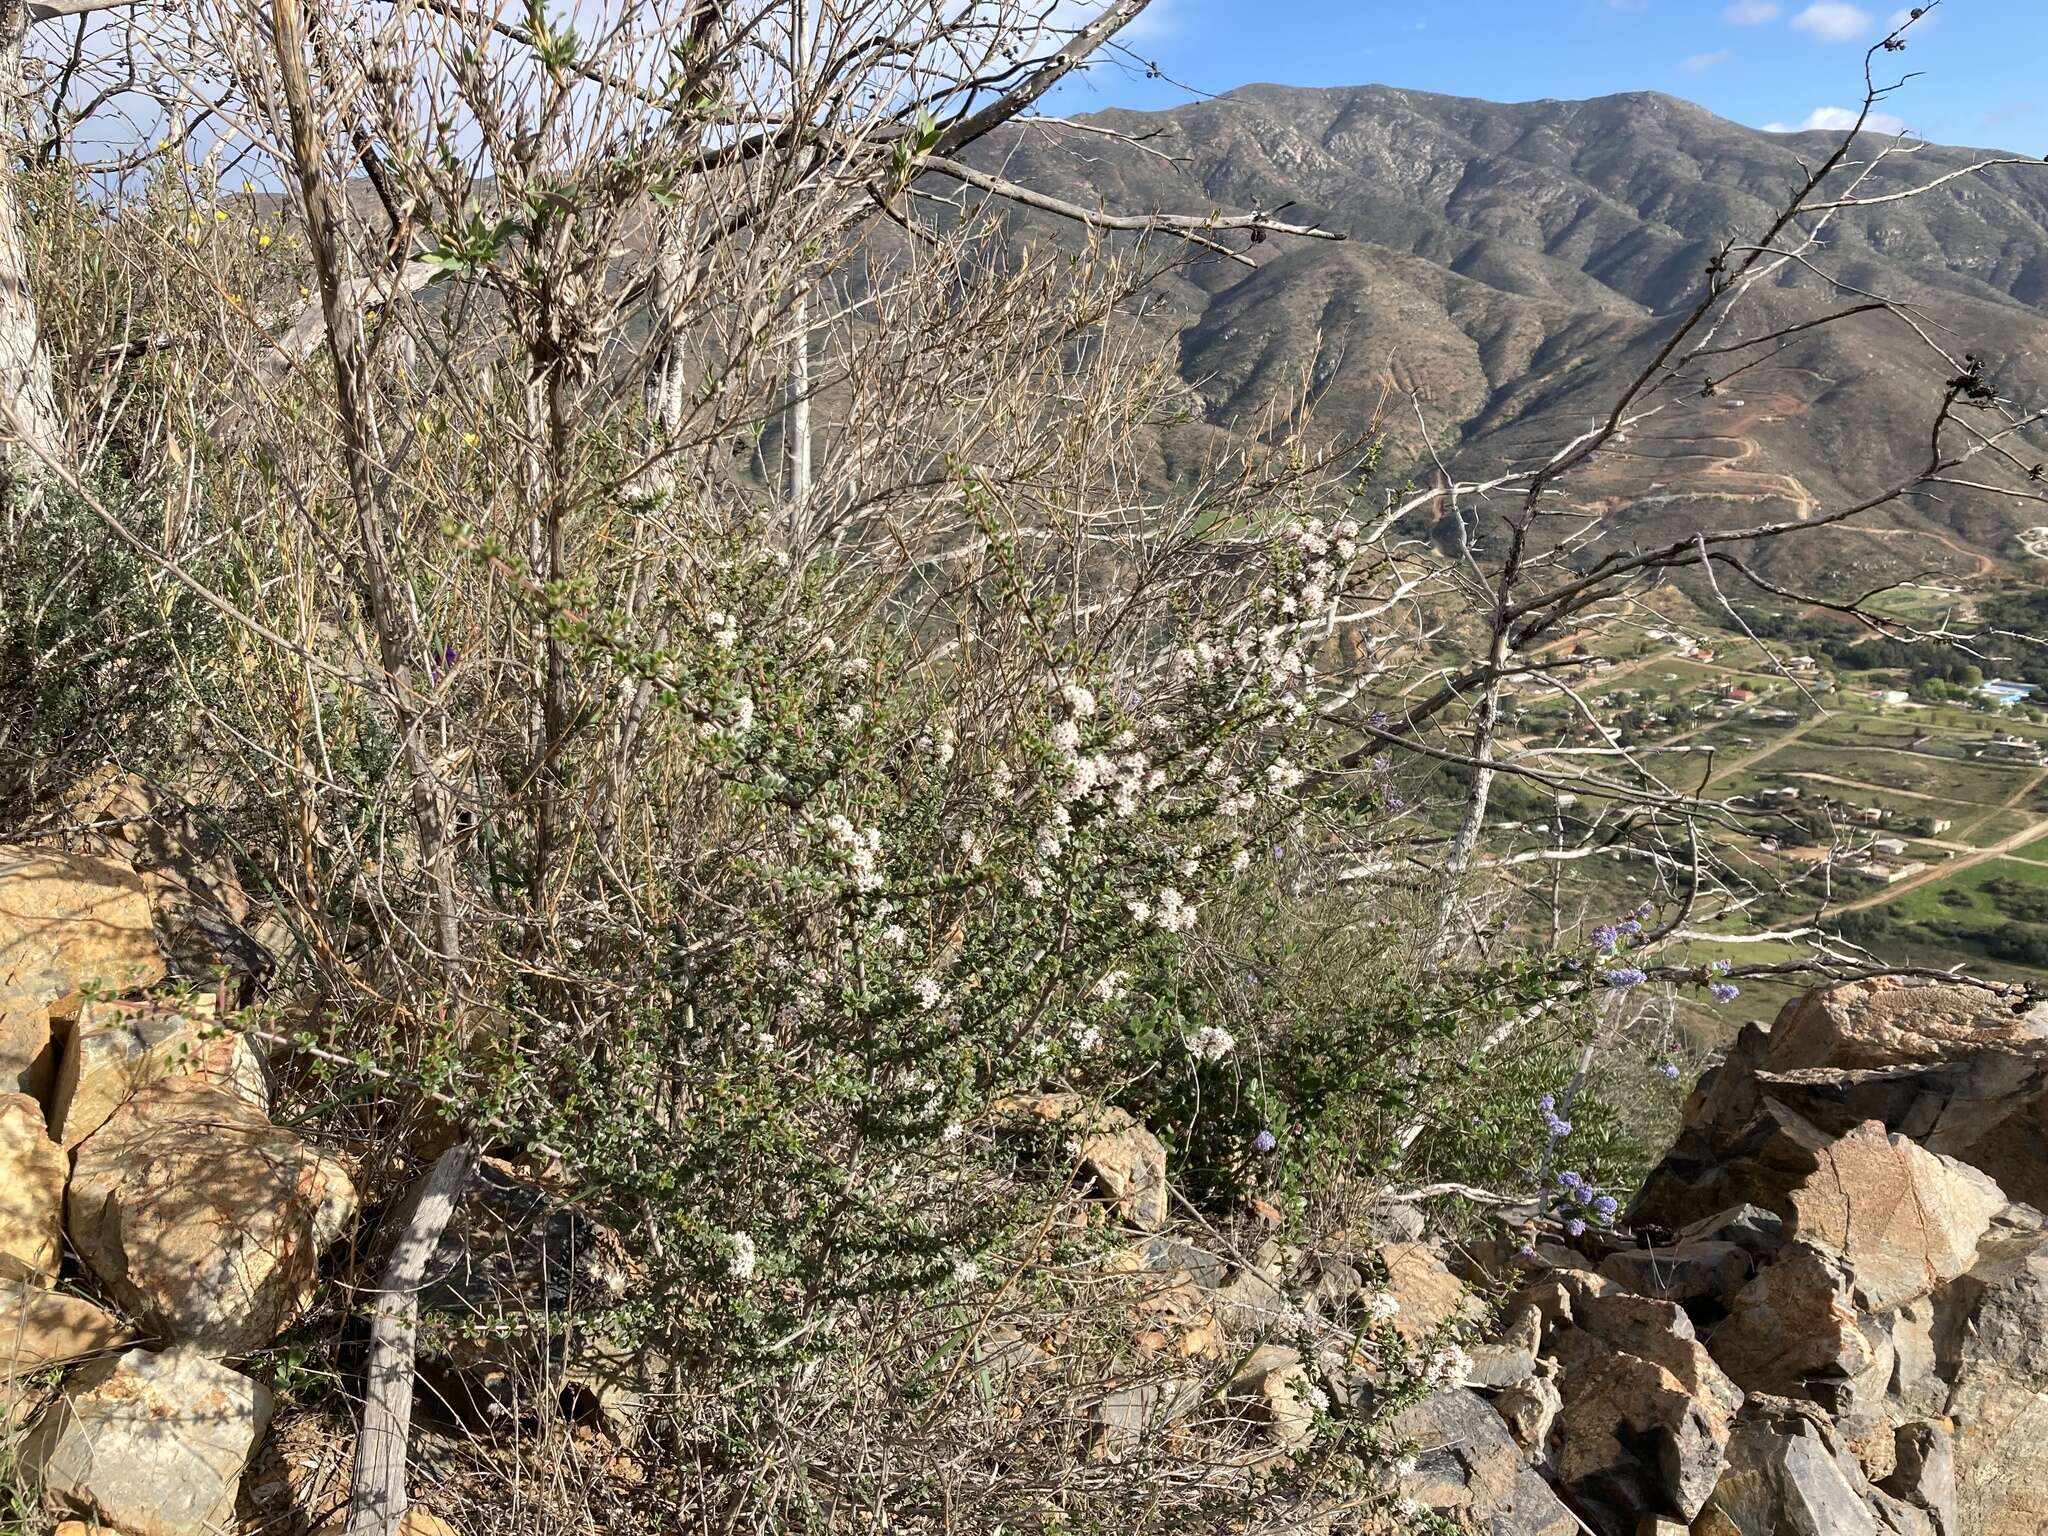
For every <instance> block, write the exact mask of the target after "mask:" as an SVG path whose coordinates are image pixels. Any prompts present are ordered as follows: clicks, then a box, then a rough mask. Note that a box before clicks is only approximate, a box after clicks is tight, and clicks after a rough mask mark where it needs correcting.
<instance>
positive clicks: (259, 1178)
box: [67, 1077, 356, 1355]
mask: <svg viewBox="0 0 2048 1536" xmlns="http://www.w3.org/2000/svg"><path fill="white" fill-rule="evenodd" d="M355 1203H356V1195H355V1189H354V1186H353V1185H352V1184H351V1183H350V1182H349V1178H348V1175H347V1174H346V1173H345V1172H344V1171H343V1170H342V1169H341V1167H340V1166H339V1165H338V1164H336V1163H334V1162H332V1161H330V1160H329V1159H327V1158H324V1157H321V1156H320V1155H319V1154H318V1153H316V1152H314V1151H313V1150H312V1149H310V1148H309V1147H307V1146H306V1144H305V1143H304V1142H302V1141H300V1140H299V1139H298V1138H297V1137H296V1136H294V1135H292V1134H291V1133H290V1132H288V1131H284V1130H280V1129H278V1128H277V1127H275V1126H273V1125H272V1124H271V1123H270V1122H269V1120H268V1119H266V1118H265V1117H264V1115H263V1112H262V1111H261V1110H259V1109H257V1108H256V1107H255V1106H253V1105H251V1104H248V1103H245V1102H244V1101H243V1100H241V1099H239V1098H237V1097H235V1096H234V1095H233V1094H231V1093H228V1092H227V1091H225V1090H224V1089H222V1088H219V1087H217V1086H216V1085H215V1084H214V1083H212V1082H211V1081H209V1080H208V1079H206V1078H203V1077H171V1078H164V1079H162V1080H161V1081H159V1082H155V1083H151V1084H150V1085H149V1086H148V1087H146V1088H144V1089H142V1091H141V1092H139V1093H137V1094H136V1095H135V1096H134V1097H133V1098H131V1099H129V1100H128V1101H127V1102H126V1103H125V1104H123V1105H122V1106H121V1107H120V1108H119V1109H117V1110H115V1111H114V1113H113V1114H112V1116H110V1117H109V1118H108V1120H107V1122H106V1124H104V1125H102V1126H101V1127H100V1128H99V1129H98V1130H96V1131H94V1132H93V1133H92V1135H91V1136H89V1137H87V1138H86V1139H85V1141H84V1142H83V1143H81V1144H80V1146H79V1148H78V1152H77V1156H76V1160H75V1162H74V1165H73V1168H72V1174H71V1188H70V1193H69V1195H68V1196H67V1212H68V1221H69V1231H70V1234H71V1241H72V1243H73V1244H74V1245H75V1246H76V1247H77V1249H78V1252H79V1254H80V1256H81V1257H82V1258H83V1259H84V1260H85V1262H86V1264H87V1265H89V1266H90V1267H91V1269H92V1271H93V1273H94V1274H95V1275H97V1276H98V1277H99V1279H100V1281H101V1283H102V1284H103V1285H105V1287H106V1289H107V1292H108V1294H109V1295H111V1296H113V1297H114V1298H115V1299H116V1300H117V1301H119V1302H120V1303H121V1304H122V1305H123V1306H125V1307H126V1308H128V1309H129V1310H130V1311H131V1312H133V1313H134V1314H135V1315H136V1316H137V1317H139V1318H141V1319H142V1320H143V1321H145V1322H146V1323H148V1324H149V1325H151V1326H152V1327H154V1328H156V1329H158V1330H160V1331H161V1332H162V1334H163V1335H164V1336H165V1337H167V1338H169V1339H171V1340H172V1341H174V1342H176V1343H180V1344H194V1345H197V1346H199V1347H200V1348H202V1349H206V1350H209V1351H212V1352H213V1353H215V1354H221V1355H230V1354H240V1353H243V1352H245V1351H247V1350H251V1349H256V1348H260V1347H261V1346H262V1345H264V1344H267V1343H269V1342H270V1341H271V1340H272V1339H274V1338H276V1337H277V1335H278V1334H279V1333H281V1332H283V1330H284V1329H285V1328H286V1327H288V1326H289V1325H290V1324H291V1323H292V1322H293V1320H294V1319H296V1318H297V1317H298V1315H299V1313H300V1311H301V1310H302V1309H303V1307H304V1305H305V1303H306V1301H307V1299H308V1294H309V1291H310V1289H311V1286H312V1281H313V1277H314V1269H315V1265H316V1264H317V1263H318V1260H319V1257H320V1255H321V1253H322V1252H323V1251H324V1250H325V1249H326V1248H327V1246H328V1244H330V1243H332V1242H333V1241H334V1239H335V1238H337V1237H339V1236H340V1235H341V1233H342V1230H343V1229H344V1227H345V1226H346V1225H347V1223H348V1221H349V1218H350V1217H351V1216H352V1215H353V1214H354V1212H355Z"/></svg>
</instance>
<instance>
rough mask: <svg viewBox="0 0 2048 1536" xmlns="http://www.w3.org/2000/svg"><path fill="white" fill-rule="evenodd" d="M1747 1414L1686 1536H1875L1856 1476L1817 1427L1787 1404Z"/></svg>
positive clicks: (1814, 1421) (1768, 1405)
mask: <svg viewBox="0 0 2048 1536" xmlns="http://www.w3.org/2000/svg"><path fill="white" fill-rule="evenodd" d="M1752 1408H1753V1410H1754V1411H1753V1412H1752V1413H1751V1414H1746V1415H1745V1416H1744V1419H1743V1422H1741V1423H1740V1424H1738V1425H1737V1426H1736V1429H1735V1433H1734V1434H1733V1436H1731V1437H1730V1439H1729V1442H1728V1468H1727V1470H1726V1471H1725V1472H1724V1473H1722V1475H1721V1481H1720V1483H1719V1484H1718V1485H1717V1486H1716V1487H1715V1489H1714V1492H1713V1496H1712V1497H1711V1498H1710V1499H1709V1500H1708V1501H1707V1504H1706V1507H1705V1508H1704V1509H1702V1510H1701V1511H1700V1514H1699V1515H1698V1517H1697V1518H1696V1519H1695V1520H1694V1521H1693V1523H1692V1532H1693V1536H1880V1533H1881V1532H1882V1530H1883V1527H1881V1526H1880V1525H1879V1524H1878V1521H1877V1516H1876V1515H1875V1514H1874V1513H1872V1511H1871V1508H1870V1505H1869V1503H1868V1502H1867V1501H1866V1499H1865V1497H1864V1495H1865V1492H1866V1489H1867V1485H1866V1484H1865V1483H1864V1482H1863V1478H1862V1474H1861V1473H1860V1472H1858V1471H1857V1469H1856V1464H1855V1462H1854V1461H1853V1460H1852V1459H1851V1458H1850V1457H1849V1455H1848V1454H1847V1452H1846V1451H1844V1450H1843V1449H1842V1447H1841V1446H1840V1444H1839V1443H1838V1442H1837V1441H1836V1440H1835V1439H1834V1437H1833V1435H1832V1434H1831V1433H1830V1431H1829V1430H1828V1428H1827V1427H1826V1424H1825V1423H1824V1421H1822V1420H1820V1419H1818V1418H1817V1417H1812V1416H1808V1415H1806V1414H1802V1413H1800V1412H1798V1411H1796V1410H1794V1409H1793V1408H1792V1407H1791V1405H1789V1404H1771V1403H1768V1402H1759V1403H1756V1404H1753V1405H1752Z"/></svg>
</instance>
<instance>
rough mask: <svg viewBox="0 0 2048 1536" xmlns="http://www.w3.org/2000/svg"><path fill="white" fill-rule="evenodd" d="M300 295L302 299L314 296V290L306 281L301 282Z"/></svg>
mask: <svg viewBox="0 0 2048 1536" xmlns="http://www.w3.org/2000/svg"><path fill="white" fill-rule="evenodd" d="M299 297H300V298H302V299H310V298H311V297H313V290H312V289H310V288H308V287H307V286H306V285H305V284H304V283H301V284H299Z"/></svg>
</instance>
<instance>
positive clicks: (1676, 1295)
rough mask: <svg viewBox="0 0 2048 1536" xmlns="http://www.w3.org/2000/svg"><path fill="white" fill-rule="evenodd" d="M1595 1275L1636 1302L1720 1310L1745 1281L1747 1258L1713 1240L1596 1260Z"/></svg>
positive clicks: (1741, 1250)
mask: <svg viewBox="0 0 2048 1536" xmlns="http://www.w3.org/2000/svg"><path fill="white" fill-rule="evenodd" d="M1600 1273H1601V1274H1602V1275H1604V1276H1606V1277H1607V1278H1608V1279H1609V1280H1612V1281H1614V1283H1615V1284H1617V1285H1620V1286H1623V1287H1625V1288H1626V1289H1628V1290H1630V1291H1633V1292H1635V1294H1636V1295H1638V1296H1655V1297H1658V1298H1660V1299H1662V1300H1665V1301H1675V1302H1680V1303H1684V1302H1698V1303H1703V1304H1706V1305H1708V1306H1711V1307H1713V1308H1725V1307H1726V1306H1727V1304H1728V1303H1729V1302H1730V1301H1732V1300H1733V1299H1734V1297H1735V1293H1736V1292H1737V1291H1740V1290H1741V1289H1742V1287H1743V1286H1744V1285H1746V1284H1747V1283H1748V1281H1749V1274H1750V1254H1749V1252H1748V1251H1747V1250H1746V1249H1744V1248H1741V1247H1738V1246H1737V1245H1736V1244H1734V1243H1730V1242H1723V1241H1719V1240H1716V1239H1704V1240H1698V1241H1692V1242H1683V1243H1679V1244H1676V1245H1675V1246H1673V1247H1670V1248H1629V1249H1625V1250H1623V1251H1622V1252H1620V1253H1611V1254H1609V1255H1608V1256H1607V1257H1606V1258H1605V1259H1603V1260H1601V1262H1600Z"/></svg>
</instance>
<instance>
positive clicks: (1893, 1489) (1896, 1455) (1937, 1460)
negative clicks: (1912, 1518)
mask: <svg viewBox="0 0 2048 1536" xmlns="http://www.w3.org/2000/svg"><path fill="white" fill-rule="evenodd" d="M1892 1446H1893V1457H1892V1460H1893V1467H1892V1473H1891V1476H1889V1477H1887V1478H1886V1479H1885V1480H1884V1481H1883V1482H1882V1483H1880V1484H1879V1485H1878V1486H1879V1487H1880V1488H1882V1489H1883V1490H1884V1491H1885V1492H1886V1493H1888V1494H1890V1495H1892V1496H1893V1497H1894V1498H1897V1499H1902V1500H1904V1501H1905V1502H1906V1503H1908V1504H1911V1505H1913V1506H1914V1507H1915V1508H1917V1509H1924V1510H1926V1511H1927V1512H1928V1514H1929V1515H1931V1516H1932V1517H1933V1523H1934V1527H1935V1529H1936V1530H1937V1531H1939V1532H1941V1533H1942V1536H1948V1533H1951V1532H1954V1531H1955V1530H1956V1456H1955V1441H1954V1439H1953V1438H1952V1437H1951V1436H1950V1434H1949V1431H1948V1427H1947V1426H1946V1425H1944V1424H1938V1423H1935V1422H1933V1421H1931V1420H1926V1419H1917V1420H1914V1421H1913V1422H1912V1423H1909V1424H1901V1425H1900V1426H1899V1427H1898V1429H1897V1430H1896V1431H1894V1433H1893V1436H1892Z"/></svg>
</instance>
